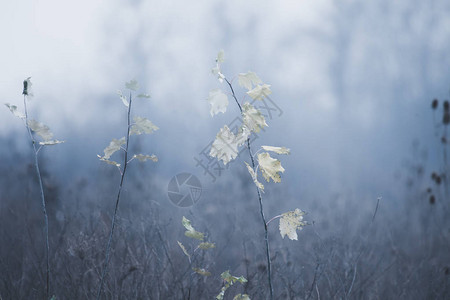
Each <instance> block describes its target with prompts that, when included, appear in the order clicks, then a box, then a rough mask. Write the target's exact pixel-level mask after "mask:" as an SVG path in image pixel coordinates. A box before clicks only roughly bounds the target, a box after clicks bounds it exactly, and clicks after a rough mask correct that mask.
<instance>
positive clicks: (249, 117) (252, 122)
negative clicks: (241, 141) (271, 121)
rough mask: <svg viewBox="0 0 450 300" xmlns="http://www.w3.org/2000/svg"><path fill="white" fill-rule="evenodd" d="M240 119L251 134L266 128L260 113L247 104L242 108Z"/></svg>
mask: <svg viewBox="0 0 450 300" xmlns="http://www.w3.org/2000/svg"><path fill="white" fill-rule="evenodd" d="M242 117H243V120H244V125H245V126H246V127H247V128H248V129H249V130H250V131H252V132H257V133H258V132H259V131H260V130H261V129H263V128H264V127H266V126H268V125H267V123H266V120H265V119H264V116H263V115H262V113H261V112H260V111H259V110H258V109H256V108H255V107H254V106H253V105H251V104H250V103H248V102H245V103H244V105H243V106H242Z"/></svg>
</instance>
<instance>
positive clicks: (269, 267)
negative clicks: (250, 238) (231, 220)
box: [224, 78, 273, 300]
mask: <svg viewBox="0 0 450 300" xmlns="http://www.w3.org/2000/svg"><path fill="white" fill-rule="evenodd" d="M224 80H225V81H226V83H227V84H228V86H229V87H230V90H231V94H232V96H233V98H234V100H235V101H236V104H237V105H238V107H239V110H240V112H241V114H242V107H241V105H240V104H239V101H238V100H237V98H236V94H235V93H234V89H233V86H232V85H231V83H230V82H229V81H228V79H227V78H224ZM247 149H248V154H249V156H250V159H251V162H252V168H253V169H255V166H256V165H255V160H254V159H253V153H252V149H251V147H250V137H248V138H247ZM256 192H257V193H258V201H259V211H260V214H261V219H262V222H263V224H264V240H265V244H266V260H267V280H268V283H269V289H270V300H272V299H273V286H272V275H271V273H272V262H271V260H270V247H269V234H268V231H267V222H266V217H265V216H264V206H263V201H262V196H261V192H260V191H259V188H258V187H257V188H256Z"/></svg>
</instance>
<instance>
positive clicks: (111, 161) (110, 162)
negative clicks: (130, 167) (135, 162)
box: [97, 154, 120, 168]
mask: <svg viewBox="0 0 450 300" xmlns="http://www.w3.org/2000/svg"><path fill="white" fill-rule="evenodd" d="M97 157H98V158H99V159H100V160H101V161H103V162H105V163H107V164H109V165H113V166H116V167H118V168H119V167H120V164H119V163H118V162H115V161H113V160H109V159H106V158H105V157H102V156H100V155H98V154H97Z"/></svg>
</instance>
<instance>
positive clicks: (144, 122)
mask: <svg viewBox="0 0 450 300" xmlns="http://www.w3.org/2000/svg"><path fill="white" fill-rule="evenodd" d="M158 129H159V128H158V126H156V125H155V124H153V123H152V121H150V120H148V119H147V118H142V117H134V124H133V125H132V126H131V129H130V135H132V134H137V135H140V134H143V133H147V134H150V133H153V132H154V131H156V130H158Z"/></svg>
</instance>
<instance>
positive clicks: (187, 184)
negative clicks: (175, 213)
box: [167, 173, 202, 207]
mask: <svg viewBox="0 0 450 300" xmlns="http://www.w3.org/2000/svg"><path fill="white" fill-rule="evenodd" d="M167 195H168V196H169V199H170V201H171V202H172V203H173V204H175V205H176V206H179V207H189V206H192V205H194V204H195V203H197V202H198V200H199V199H200V196H201V195H202V184H201V183H200V180H198V178H197V177H195V176H194V175H192V174H190V173H180V174H177V175H175V176H174V177H172V179H171V180H170V182H169V185H168V187H167Z"/></svg>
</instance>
